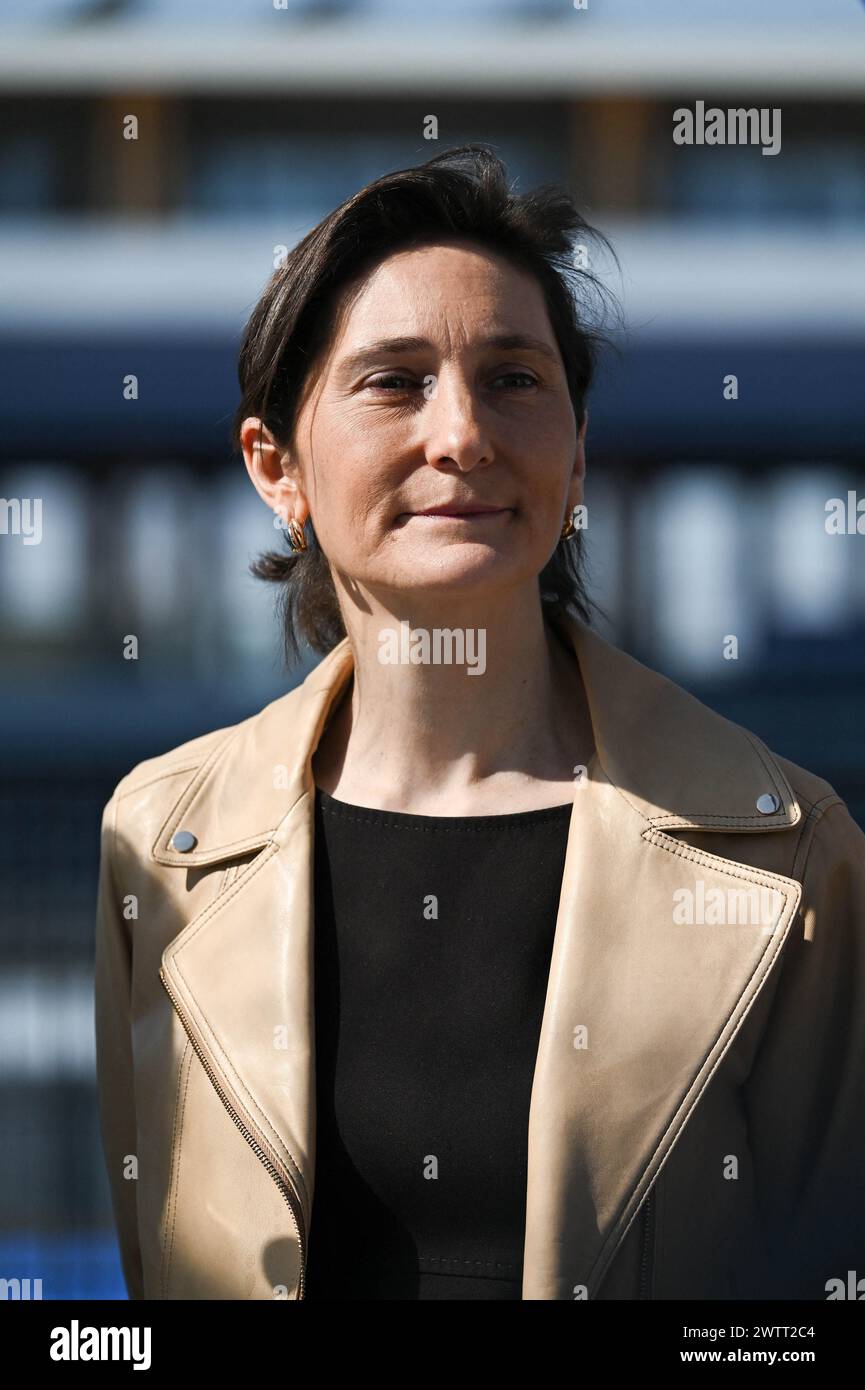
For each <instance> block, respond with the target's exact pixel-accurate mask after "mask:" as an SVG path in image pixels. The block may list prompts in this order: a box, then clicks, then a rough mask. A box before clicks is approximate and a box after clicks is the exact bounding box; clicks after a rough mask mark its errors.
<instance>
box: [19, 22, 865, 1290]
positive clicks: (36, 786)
mask: <svg viewBox="0 0 865 1390" xmlns="http://www.w3.org/2000/svg"><path fill="white" fill-rule="evenodd" d="M277 6H278V8H277ZM704 11H705V13H704ZM863 91H865V8H863V6H862V4H861V3H859V0H821V3H820V4H819V5H815V4H814V3H813V0H760V2H759V3H755V0H727V3H724V4H722V5H714V6H711V7H709V6H699V5H695V4H694V3H693V0H653V3H652V4H651V5H646V4H645V3H640V0H589V5H588V8H587V9H586V10H576V9H575V8H574V7H573V5H572V3H570V0H555V3H553V0H519V3H515V0H437V3H436V4H435V5H428V4H422V3H419V2H418V0H330V2H329V3H325V2H324V0H322V2H321V3H313V2H312V0H309V2H308V3H301V2H300V0H287V3H285V4H280V0H206V2H205V0H140V2H139V3H132V2H131V0H130V3H124V0H101V3H97V2H96V0H90V2H89V3H85V0H4V4H3V7H2V9H0V217H2V224H0V287H2V292H0V382H2V390H0V495H2V498H4V499H9V498H16V497H18V498H20V497H31V498H33V497H41V498H42V499H43V539H42V542H41V544H39V545H26V544H24V543H23V540H22V537H21V536H20V535H14V534H9V533H4V534H0V593H2V605H0V640H2V652H3V658H2V684H0V715H2V722H3V730H4V737H3V743H2V753H0V766H2V788H0V817H2V848H0V862H2V873H0V905H2V917H0V953H2V971H0V993H2V1008H0V1073H2V1074H0V1107H2V1108H0V1129H2V1137H0V1277H5V1278H16V1277H17V1278H21V1279H24V1278H27V1277H30V1278H41V1279H42V1293H43V1297H45V1298H56V1297H66V1296H72V1297H85V1298H89V1297H124V1296H125V1294H124V1289H123V1284H122V1280H121V1277H120V1271H119V1265H118V1262H117V1258H116V1252H115V1249H114V1240H113V1235H112V1230H111V1224H110V1214H109V1203H108V1192H107V1184H106V1180H105V1175H104V1171H103V1164H102V1155H101V1150H100V1147H99V1139H98V1130H97V1122H96V1106H95V1093H94V1085H93V1042H92V1019H91V1007H92V1004H91V969H92V936H93V908H94V898H95V885H96V869H97V857H98V841H99V836H98V828H99V816H100V812H101V808H102V806H103V804H104V802H105V800H106V799H107V797H108V795H109V794H110V792H111V789H112V787H113V786H114V784H115V783H116V781H117V779H118V778H119V777H120V776H121V775H122V774H123V773H125V772H126V771H128V770H129V768H130V767H131V766H132V765H133V763H134V762H136V761H138V760H139V759H140V758H142V757H147V756H150V755H153V754H156V753H159V752H162V751H164V750H165V749H166V748H168V747H170V746H172V745H173V744H175V743H177V742H179V741H180V740H182V739H184V738H188V737H192V736H194V735H195V734H198V733H201V732H204V731H205V730H207V729H211V728H216V727H218V726H220V725H223V724H226V723H230V722H233V721H234V720H236V719H239V718H242V717H244V716H245V715H247V714H248V713H251V712H252V711H253V710H255V709H257V708H258V707H260V705H261V704H263V703H264V702H265V701H266V700H268V699H271V698H273V697H274V696H275V695H277V694H279V693H280V692H281V691H282V690H284V689H286V688H287V687H288V686H290V685H292V684H294V683H295V682H296V681H297V680H298V679H300V678H302V676H303V674H305V671H306V669H308V667H304V668H303V669H302V670H301V671H298V672H294V673H292V674H290V675H286V674H285V673H284V672H283V671H282V669H281V664H280V650H279V636H278V632H277V628H276V625H275V621H274V617H273V611H272V604H273V598H272V595H271V593H270V592H269V590H268V589H267V588H266V586H263V585H260V584H258V583H257V582H256V581H255V580H253V579H252V578H251V577H250V576H249V575H248V573H247V566H248V563H249V560H250V558H251V556H252V555H253V554H254V553H256V552H257V551H258V550H260V549H261V548H263V547H264V546H265V545H267V544H268V543H269V542H270V541H271V540H272V539H273V536H274V534H275V533H274V532H273V530H272V526H271V517H270V515H269V513H267V512H266V511H265V510H264V508H263V507H262V506H261V504H260V503H259V502H258V499H257V498H256V497H255V494H254V493H253V491H252V488H251V487H250V486H249V484H248V482H247V480H246V475H245V471H244V469H243V467H242V464H240V463H239V462H237V461H233V460H232V458H231V453H230V446H229V442H228V422H229V419H230V415H231V412H232V410H233V407H234V404H235V401H236V378H235V358H236V349H237V343H238V338H239V334H240V331H241V329H242V326H243V323H244V321H245V318H246V316H247V314H248V312H249V310H250V309H251V307H252V305H253V303H254V302H255V299H256V297H257V295H258V293H259V291H260V289H261V287H262V286H263V284H264V281H265V280H266V278H267V276H268V274H269V273H270V270H271V268H272V264H273V256H274V248H275V247H276V246H279V245H280V244H285V245H291V244H292V242H293V240H295V239H296V238H297V237H299V236H300V235H302V234H303V233H304V232H305V231H306V230H307V229H308V228H309V227H311V226H312V225H313V224H314V223H315V222H316V221H318V219H319V218H320V217H321V216H322V215H323V214H325V213H326V212H328V211H329V210H330V209H331V208H332V207H333V206H334V204H335V203H336V202H337V201H338V200H340V199H341V198H343V197H344V196H345V195H347V194H349V193H351V192H353V191H354V190H355V189H356V188H358V187H359V186H360V185H361V184H362V183H364V182H366V181H367V180H369V179H371V178H373V177H376V176H378V175H379V174H381V173H383V172H385V171H387V170H389V169H395V168H399V167H402V166H404V165H407V164H414V163H419V162H421V161H423V160H424V159H427V158H429V157H431V156H432V155H433V154H434V153H436V152H438V151H439V150H441V149H443V148H445V147H446V146H449V145H454V144H458V143H461V142H462V141H464V140H484V141H488V142H489V143H491V144H492V145H493V146H494V147H495V148H496V149H497V150H498V152H499V153H500V154H501V155H502V156H503V157H504V158H505V160H506V161H507V163H508V165H509V168H510V171H511V174H512V176H513V177H515V178H517V179H518V180H519V186H520V188H521V189H526V188H528V187H530V186H531V185H532V184H534V183H537V182H540V181H544V180H548V179H553V180H557V181H560V182H561V183H563V184H565V185H566V186H567V187H569V188H570V189H571V190H572V191H573V192H574V193H575V194H576V195H577V196H578V199H579V201H580V202H581V204H582V206H583V208H584V210H585V212H586V214H587V215H588V217H589V219H590V220H591V221H593V222H594V223H595V224H596V225H598V226H599V227H600V228H601V229H602V230H603V231H604V232H606V233H607V235H608V236H610V238H611V239H612V242H613V244H614V246H615V248H616V250H617V252H618V255H619V257H620V261H621V265H622V275H621V276H619V275H618V274H616V275H614V276H613V277H612V278H611V280H610V287H611V289H612V290H613V291H614V293H616V294H617V295H618V296H619V298H620V299H621V300H622V303H623V306H624V309H625V314H626V319H627V323H628V332H627V333H626V335H625V337H624V340H623V342H622V352H621V356H620V357H619V358H617V359H616V360H611V361H610V362H609V364H608V366H607V367H605V369H604V371H603V373H602V376H601V379H600V380H599V383H598V387H597V390H596V392H595V394H594V396H593V398H592V401H591V403H590V408H591V421H590V430H589V444H590V452H589V460H590V482H589V489H588V501H589V518H590V520H589V531H588V533H587V534H588V541H589V556H590V559H591V565H592V569H591V582H592V587H593V591H594V593H595V595H596V597H597V598H598V599H599V600H600V602H601V603H602V604H603V605H604V607H605V608H606V609H607V611H608V612H609V613H610V615H611V618H612V629H611V631H610V635H612V636H613V638H614V640H617V641H619V642H620V643H621V645H623V646H626V647H627V648H628V649H629V650H631V651H632V652H634V654H635V655H637V656H639V657H640V658H641V659H643V660H644V661H646V662H648V663H649V664H650V665H653V666H655V667H657V668H658V669H661V670H664V671H666V672H667V673H668V674H670V675H671V676H672V677H673V678H674V679H676V680H678V681H680V682H681V683H682V684H685V685H686V686H688V688H690V689H692V690H693V691H694V692H695V693H696V694H697V695H699V696H700V697H701V698H703V699H705V700H707V701H708V702H709V703H710V704H713V705H714V706H715V707H716V708H718V709H720V710H722V711H723V712H724V713H726V714H728V715H729V716H730V717H732V718H734V719H736V720H738V721H740V722H742V723H744V724H746V725H747V726H749V727H750V728H752V729H754V730H755V731H756V732H757V733H758V734H760V735H761V737H763V738H764V739H765V740H766V741H767V742H768V743H769V744H770V745H771V746H772V747H773V748H774V749H775V750H777V751H778V752H780V753H782V754H784V755H786V756H788V757H791V758H793V759H794V760H796V761H798V762H802V763H804V764H805V765H807V766H808V767H810V768H812V769H814V770H815V771H817V772H819V773H821V774H822V775H824V776H826V777H828V778H829V780H830V781H831V782H832V783H833V784H834V786H835V787H836V789H837V790H838V791H839V792H840V794H841V795H842V796H844V797H845V799H846V800H847V801H848V803H849V805H850V807H851V810H852V811H853V813H854V815H856V816H857V818H858V819H859V821H860V823H862V824H865V738H863V733H865V642H863V638H865V536H859V535H846V536H830V535H828V534H827V532H826V529H825V524H824V523H825V504H826V502H827V500H828V499H829V498H832V497H841V498H846V497H847V494H848V492H849V491H851V490H853V491H855V492H856V493H857V495H858V496H859V497H865V387H863V381H865V238H863V226H865V108H863V103H862V97H863ZM698 99H702V100H705V101H706V103H707V105H719V106H722V107H727V106H730V105H743V106H758V107H765V106H768V107H780V108H781V109H782V112H783V125H782V137H783V143H782V149H781V152H780V153H779V154H778V155H776V156H773V157H764V156H761V153H760V150H759V148H754V147H748V146H743V147H720V148H715V147H705V146H703V147H699V146H694V147H682V146H676V145H674V143H673V141H672V135H671V132H672V112H673V111H674V110H675V109H676V108H677V107H679V106H691V107H693V105H694V102H695V101H696V100H698ZM128 114H134V115H136V116H137V117H138V120H139V125H140V129H139V138H138V140H137V141H134V142H133V141H127V140H124V139H123V135H122V130H123V121H124V117H125V116H127V115H128ZM430 114H434V115H435V116H436V117H437V118H438V123H439V124H438V129H439V138H438V141H435V142H432V141H426V140H425V139H424V137H423V123H424V118H425V117H427V116H428V115H430ZM129 373H134V374H135V375H137V377H138V379H139V384H140V398H139V399H138V400H137V401H127V400H124V398H123V390H122V381H123V378H124V377H125V376H126V375H127V374H129ZM728 373H735V374H736V375H737V377H738V379H739V399H738V400H736V401H727V400H725V399H724V397H723V390H722V384H723V379H724V377H725V376H726V375H727V374H728ZM203 483H204V485H202V484H203ZM0 525H2V521H0ZM7 531H8V528H7ZM127 633H136V634H137V635H138V637H139V641H140V659H139V660H138V661H134V662H129V661H125V660H123V658H122V640H123V637H124V635H125V634H127ZM727 633H735V634H737V635H738V638H739V643H740V655H739V659H738V660H737V661H724V660H723V659H722V658H721V640H722V637H723V636H724V635H725V634H727Z"/></svg>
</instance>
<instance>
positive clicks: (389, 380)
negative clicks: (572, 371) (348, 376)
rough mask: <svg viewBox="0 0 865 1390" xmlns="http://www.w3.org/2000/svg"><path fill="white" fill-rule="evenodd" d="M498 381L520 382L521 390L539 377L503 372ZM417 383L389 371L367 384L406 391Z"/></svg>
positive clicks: (533, 383)
mask: <svg viewBox="0 0 865 1390" xmlns="http://www.w3.org/2000/svg"><path fill="white" fill-rule="evenodd" d="M498 381H507V382H509V383H510V384H511V386H513V385H514V383H519V386H518V389H519V390H521V391H524V390H526V389H527V388H528V387H531V386H537V384H538V382H537V378H536V377H534V376H532V374H531V372H502V373H501V375H500V376H497V377H494V378H493V384H495V383H496V382H498ZM416 384H417V383H416V382H415V381H414V380H413V378H412V377H410V376H406V375H405V373H403V372H387V373H386V374H384V375H383V376H378V377H373V378H372V380H371V381H368V382H367V386H372V387H374V388H375V389H376V390H377V391H404V390H406V389H407V388H410V387H412V386H414V385H416Z"/></svg>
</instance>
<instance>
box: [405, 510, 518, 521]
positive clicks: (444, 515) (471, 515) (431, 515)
mask: <svg viewBox="0 0 865 1390" xmlns="http://www.w3.org/2000/svg"><path fill="white" fill-rule="evenodd" d="M509 511H510V507H483V508H478V510H477V511H459V512H439V511H436V512H408V513H407V515H408V516H423V517H426V518H428V519H429V520H430V521H479V520H480V519H481V518H491V517H495V516H504V515H505V513H506V512H509Z"/></svg>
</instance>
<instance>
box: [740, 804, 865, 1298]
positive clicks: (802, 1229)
mask: <svg viewBox="0 0 865 1390" xmlns="http://www.w3.org/2000/svg"><path fill="white" fill-rule="evenodd" d="M795 877H797V878H798V879H799V880H800V881H801V882H802V885H803V892H802V900H801V903H800V907H799V913H798V915H797V917H796V919H795V920H794V922H793V924H792V926H791V929H790V930H791V937H790V939H788V941H787V943H786V944H785V947H784V957H783V960H782V961H781V963H780V972H781V973H780V977H779V981H778V986H777V990H776V993H775V996H774V998H773V1000H772V1005H771V1011H770V1014H769V1018H768V1023H767V1026H766V1029H765V1032H764V1034H763V1038H762V1040H761V1043H760V1048H759V1051H758V1053H757V1057H756V1061H755V1064H754V1067H753V1069H752V1072H751V1075H750V1077H749V1079H748V1081H747V1082H746V1083H745V1088H744V1091H745V1105H746V1112H747V1115H748V1122H749V1132H750V1137H751V1153H752V1158H753V1162H754V1170H755V1171H754V1176H755V1182H756V1187H757V1198H758V1207H759V1211H760V1215H761V1222H762V1240H763V1243H764V1246H765V1248H766V1249H767V1251H768V1256H769V1268H770V1282H771V1289H770V1290H768V1291H767V1290H763V1291H762V1292H757V1291H755V1296H756V1297H764V1298H765V1297H775V1298H783V1299H799V1298H802V1299H826V1298H827V1297H828V1296H829V1292H828V1290H827V1284H828V1281H829V1280H833V1279H837V1280H841V1281H843V1283H844V1285H845V1286H846V1285H847V1282H848V1272H849V1271H851V1270H855V1271H857V1275H856V1278H857V1279H858V1278H865V835H863V833H862V831H861V830H860V829H859V827H858V826H857V824H856V822H855V821H854V820H853V818H852V817H851V815H850V813H849V811H848V809H847V807H846V806H845V804H844V803H843V801H841V800H840V798H836V799H835V800H833V801H831V802H830V803H829V805H828V806H827V807H826V808H825V809H824V811H823V812H822V814H821V815H820V817H819V820H818V821H817V822H816V825H815V827H814V830H813V833H812V836H811V841H810V847H809V848H808V850H807V854H806V859H805V863H804V869H803V870H801V871H800V872H799V873H797V874H796V875H795ZM863 1288H865V1285H863Z"/></svg>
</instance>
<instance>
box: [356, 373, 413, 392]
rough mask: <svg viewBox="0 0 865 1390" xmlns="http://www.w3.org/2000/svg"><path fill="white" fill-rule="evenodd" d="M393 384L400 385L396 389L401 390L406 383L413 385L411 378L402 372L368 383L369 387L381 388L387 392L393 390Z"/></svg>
mask: <svg viewBox="0 0 865 1390" xmlns="http://www.w3.org/2000/svg"><path fill="white" fill-rule="evenodd" d="M392 382H397V383H399V384H398V385H397V387H396V389H397V390H401V389H403V387H404V386H405V384H406V383H408V384H409V385H411V377H407V376H404V375H403V373H402V372H389V373H388V375H387V376H379V377H374V378H373V380H372V381H368V382H367V385H368V386H375V387H376V388H379V387H381V388H383V389H384V390H386V391H387V390H390V389H392V388H391V386H390V383H392Z"/></svg>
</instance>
